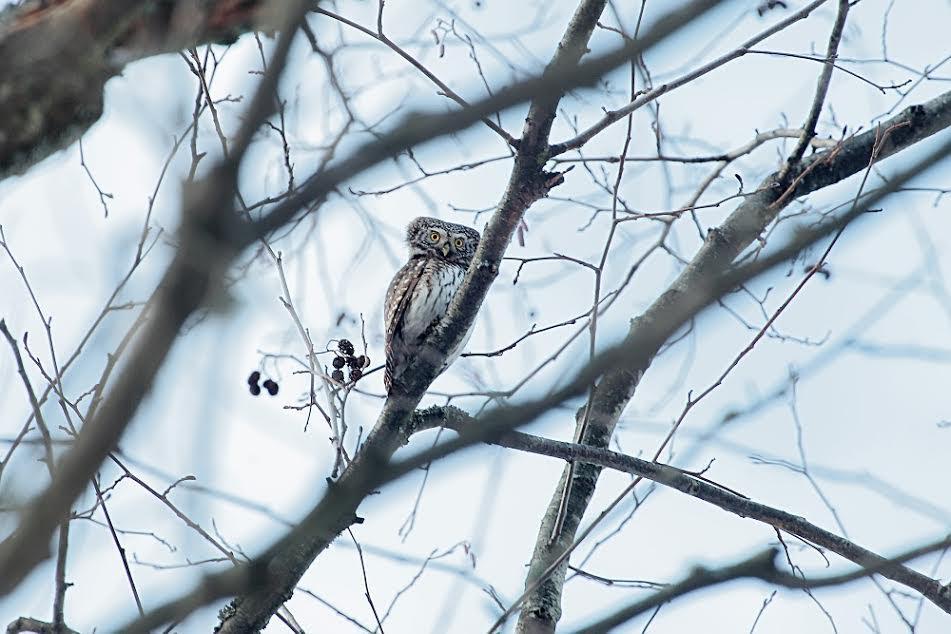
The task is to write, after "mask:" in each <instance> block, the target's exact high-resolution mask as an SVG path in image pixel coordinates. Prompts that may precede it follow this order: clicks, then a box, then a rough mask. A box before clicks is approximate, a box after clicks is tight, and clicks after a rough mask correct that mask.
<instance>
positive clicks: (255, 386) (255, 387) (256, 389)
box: [248, 383, 261, 396]
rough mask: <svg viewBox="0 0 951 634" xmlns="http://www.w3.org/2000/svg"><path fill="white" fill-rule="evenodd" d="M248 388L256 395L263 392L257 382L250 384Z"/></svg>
mask: <svg viewBox="0 0 951 634" xmlns="http://www.w3.org/2000/svg"><path fill="white" fill-rule="evenodd" d="M248 389H249V390H250V391H251V394H253V395H255V396H257V395H258V394H260V393H261V387H260V386H259V385H258V384H257V383H252V384H251V385H249V386H248Z"/></svg>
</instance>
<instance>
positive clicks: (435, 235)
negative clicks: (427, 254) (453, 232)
mask: <svg viewBox="0 0 951 634" xmlns="http://www.w3.org/2000/svg"><path fill="white" fill-rule="evenodd" d="M429 239H430V240H432V241H433V242H439V233H438V232H436V231H433V232H431V233H430V234H429Z"/></svg>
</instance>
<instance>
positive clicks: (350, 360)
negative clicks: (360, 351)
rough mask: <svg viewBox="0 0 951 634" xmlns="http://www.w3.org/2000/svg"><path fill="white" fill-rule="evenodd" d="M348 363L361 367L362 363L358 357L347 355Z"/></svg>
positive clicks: (352, 366)
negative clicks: (358, 360)
mask: <svg viewBox="0 0 951 634" xmlns="http://www.w3.org/2000/svg"><path fill="white" fill-rule="evenodd" d="M347 365H348V366H350V367H351V368H359V367H360V364H359V363H358V362H357V358H356V357H347Z"/></svg>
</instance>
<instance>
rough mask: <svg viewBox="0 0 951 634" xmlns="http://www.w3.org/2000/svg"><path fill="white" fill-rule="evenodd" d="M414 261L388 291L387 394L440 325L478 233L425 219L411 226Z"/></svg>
mask: <svg viewBox="0 0 951 634" xmlns="http://www.w3.org/2000/svg"><path fill="white" fill-rule="evenodd" d="M406 244H407V246H408V247H409V250H410V254H409V255H410V257H409V261H408V262H407V263H406V264H405V265H403V268H401V269H400V270H399V271H397V273H396V275H395V276H393V281H391V282H390V286H389V288H388V289H387V291H386V305H385V307H384V314H383V318H384V322H385V327H386V370H385V372H384V375H383V382H384V384H385V385H386V391H387V393H390V392H391V391H392V389H393V385H394V383H397V382H398V381H399V378H400V375H401V374H402V373H403V370H404V369H405V368H406V365H407V363H408V361H409V359H411V358H412V357H413V356H414V355H417V354H420V352H421V351H422V350H421V349H422V347H421V345H420V343H421V342H422V340H423V339H425V338H426V336H427V335H429V333H430V332H431V331H432V330H433V329H434V328H436V327H437V326H438V325H439V322H440V320H441V319H442V318H443V316H444V315H445V314H446V311H447V310H448V308H449V303H450V302H451V301H452V297H453V295H454V294H455V292H456V290H457V289H458V288H459V286H460V285H461V284H462V279H463V277H465V274H466V269H467V268H468V267H469V262H470V261H471V260H472V256H473V254H474V253H475V250H476V247H477V246H478V245H479V232H478V231H476V230H475V229H472V228H471V227H467V226H465V225H458V224H455V223H452V222H444V221H442V220H439V219H437V218H427V217H420V218H416V219H415V220H413V221H412V222H411V223H410V224H409V226H408V227H407V228H406ZM470 334H471V331H470V332H467V333H466V335H465V337H463V339H462V341H461V342H460V343H459V345H458V346H456V348H454V349H453V350H450V351H449V355H448V356H447V357H446V362H445V365H444V366H443V368H446V367H448V366H449V364H450V363H452V362H453V361H455V360H456V358H457V357H458V356H459V353H461V352H462V348H463V347H464V346H465V344H466V342H467V341H468V339H469V335H470Z"/></svg>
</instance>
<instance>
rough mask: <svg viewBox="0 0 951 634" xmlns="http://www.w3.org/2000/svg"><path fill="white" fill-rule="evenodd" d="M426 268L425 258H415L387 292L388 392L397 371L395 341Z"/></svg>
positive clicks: (396, 276)
mask: <svg viewBox="0 0 951 634" xmlns="http://www.w3.org/2000/svg"><path fill="white" fill-rule="evenodd" d="M425 268H426V260H425V259H424V258H413V259H412V260H410V261H409V262H407V263H406V264H405V265H403V268H401V269H400V270H399V271H397V273H396V275H395V276H393V281H392V282H390V287H389V288H388V289H387V290H386V307H385V311H384V320H385V321H386V348H385V351H386V368H385V369H384V372H383V383H384V384H385V385H386V391H387V392H389V391H390V385H392V383H393V373H394V371H395V370H396V350H395V349H394V348H393V341H394V340H395V339H396V337H397V335H398V334H399V332H400V330H401V329H402V326H403V318H404V317H405V316H406V312H407V308H408V306H409V304H410V301H411V300H412V298H413V293H415V292H416V285H417V284H418V283H419V280H420V279H421V278H422V276H423V271H424V270H425Z"/></svg>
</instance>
